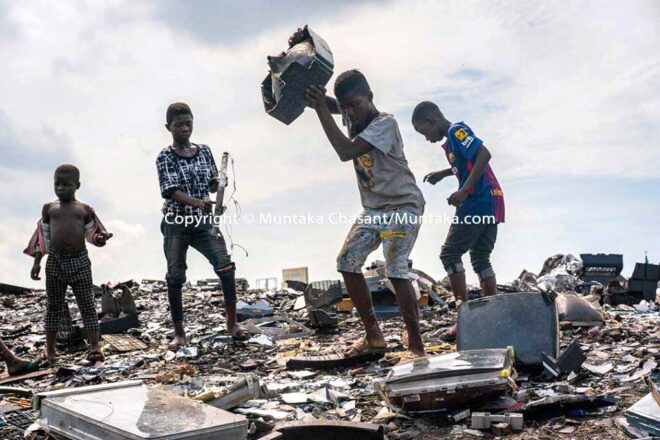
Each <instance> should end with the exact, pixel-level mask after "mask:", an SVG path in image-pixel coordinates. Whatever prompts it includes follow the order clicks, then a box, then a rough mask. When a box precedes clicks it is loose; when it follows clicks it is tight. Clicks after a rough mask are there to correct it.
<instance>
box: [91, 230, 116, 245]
mask: <svg viewBox="0 0 660 440" xmlns="http://www.w3.org/2000/svg"><path fill="white" fill-rule="evenodd" d="M94 238H95V241H96V243H97V244H98V245H99V246H105V244H106V242H107V241H108V240H110V239H111V238H112V233H111V232H101V233H98V234H96V237H94Z"/></svg>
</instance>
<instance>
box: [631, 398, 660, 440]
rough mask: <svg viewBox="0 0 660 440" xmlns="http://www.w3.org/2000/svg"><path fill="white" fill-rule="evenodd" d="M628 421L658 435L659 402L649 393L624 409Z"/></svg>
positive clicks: (659, 423)
mask: <svg viewBox="0 0 660 440" xmlns="http://www.w3.org/2000/svg"><path fill="white" fill-rule="evenodd" d="M626 418H627V419H628V423H630V424H631V425H632V426H634V427H635V428H637V429H641V430H642V431H646V432H648V433H649V434H651V435H657V436H660V404H658V402H656V401H655V399H654V398H653V394H652V393H649V394H647V395H646V396H644V397H642V398H641V399H640V400H639V401H638V402H637V403H635V404H634V405H633V406H631V407H630V408H628V409H627V410H626Z"/></svg>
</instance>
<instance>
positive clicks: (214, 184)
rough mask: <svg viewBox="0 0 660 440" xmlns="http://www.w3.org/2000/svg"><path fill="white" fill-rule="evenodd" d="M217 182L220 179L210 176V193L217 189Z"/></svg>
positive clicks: (218, 182)
mask: <svg viewBox="0 0 660 440" xmlns="http://www.w3.org/2000/svg"><path fill="white" fill-rule="evenodd" d="M219 184H220V181H219V180H218V178H217V177H214V178H212V179H211V181H210V182H209V191H210V192H212V193H214V192H216V191H217V190H218V186H219Z"/></svg>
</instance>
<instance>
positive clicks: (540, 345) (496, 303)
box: [456, 292, 559, 368]
mask: <svg viewBox="0 0 660 440" xmlns="http://www.w3.org/2000/svg"><path fill="white" fill-rule="evenodd" d="M457 325H458V337H457V339H456V345H457V348H458V350H459V351H460V350H477V349H484V348H505V347H513V349H514V350H515V352H516V365H517V366H518V367H521V366H525V367H532V368H536V367H538V368H541V366H542V365H543V353H545V354H547V355H548V356H551V357H553V358H557V356H558V355H559V319H558V314H557V305H556V303H555V301H554V300H553V299H551V298H550V297H549V296H548V295H545V294H543V293H539V292H521V293H505V294H498V295H495V296H487V297H485V298H479V299H475V300H472V301H468V302H466V303H463V304H461V306H460V308H459V310H458V324H457Z"/></svg>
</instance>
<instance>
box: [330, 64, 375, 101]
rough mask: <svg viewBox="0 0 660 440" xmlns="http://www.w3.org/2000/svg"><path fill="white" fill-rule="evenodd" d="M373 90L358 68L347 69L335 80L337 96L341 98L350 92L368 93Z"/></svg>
mask: <svg viewBox="0 0 660 440" xmlns="http://www.w3.org/2000/svg"><path fill="white" fill-rule="evenodd" d="M370 91H371V87H369V83H368V82H367V78H365V77H364V75H363V74H362V72H360V71H359V70H357V69H352V70H347V71H346V72H344V73H342V74H341V75H339V76H338V77H337V79H336V80H335V96H336V97H337V99H341V98H342V97H343V96H346V95H348V94H349V93H358V94H360V95H366V94H367V93H369V92H370Z"/></svg>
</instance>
